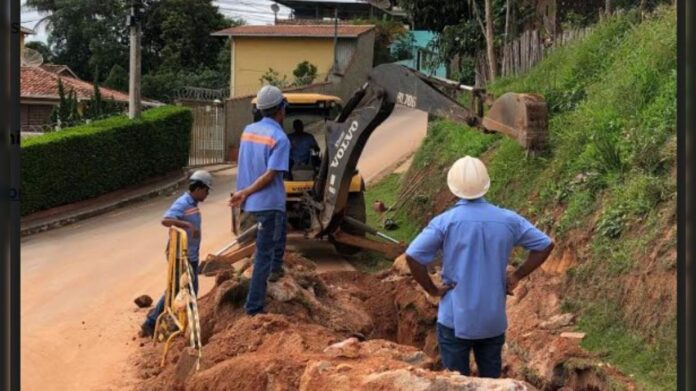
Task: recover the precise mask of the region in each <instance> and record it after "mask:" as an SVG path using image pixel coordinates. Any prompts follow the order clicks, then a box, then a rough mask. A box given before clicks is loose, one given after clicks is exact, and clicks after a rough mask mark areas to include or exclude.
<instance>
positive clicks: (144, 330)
mask: <svg viewBox="0 0 696 391" xmlns="http://www.w3.org/2000/svg"><path fill="white" fill-rule="evenodd" d="M153 335H155V328H154V327H152V326H150V324H149V323H147V322H145V323H143V324H142V325H140V331H139V332H138V336H139V337H140V338H152V336H153Z"/></svg>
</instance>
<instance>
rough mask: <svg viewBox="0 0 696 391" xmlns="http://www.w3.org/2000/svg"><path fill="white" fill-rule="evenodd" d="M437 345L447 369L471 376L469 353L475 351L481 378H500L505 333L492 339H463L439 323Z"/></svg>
mask: <svg viewBox="0 0 696 391" xmlns="http://www.w3.org/2000/svg"><path fill="white" fill-rule="evenodd" d="M437 344H438V348H439V350H440V358H442V364H443V365H444V366H445V368H447V369H449V370H451V371H459V373H461V374H462V375H464V376H469V374H470V372H469V352H471V349H474V357H475V358H476V366H477V367H478V372H479V377H492V378H498V377H500V372H501V369H502V363H503V360H502V358H501V354H502V351H503V344H505V333H503V334H501V335H499V336H497V337H492V338H485V339H463V338H458V337H457V336H455V335H454V330H453V329H451V328H449V327H446V326H443V325H441V324H440V323H438V324H437Z"/></svg>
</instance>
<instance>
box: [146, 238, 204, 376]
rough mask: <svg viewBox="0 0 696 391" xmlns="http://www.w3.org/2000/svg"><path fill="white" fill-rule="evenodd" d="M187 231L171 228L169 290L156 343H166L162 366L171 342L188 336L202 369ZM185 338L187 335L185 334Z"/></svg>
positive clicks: (155, 337)
mask: <svg viewBox="0 0 696 391" xmlns="http://www.w3.org/2000/svg"><path fill="white" fill-rule="evenodd" d="M187 249H188V245H187V237H186V231H184V230H182V229H180V228H177V227H170V228H169V243H168V246H167V263H168V267H167V289H166V291H165V293H164V311H162V313H161V314H160V315H159V316H158V317H157V322H156V323H155V333H154V341H155V342H163V341H164V342H165V343H164V352H163V354H162V362H161V365H162V366H164V363H165V362H166V358H167V353H168V352H169V346H170V344H171V341H172V340H173V339H174V338H175V337H176V336H177V335H180V334H182V333H187V334H188V336H189V342H190V346H191V347H192V348H194V349H195V350H196V352H197V357H196V360H195V362H194V363H192V364H195V366H196V370H198V369H199V367H200V357H201V345H202V344H201V335H200V319H199V316H198V303H197V301H196V294H195V291H194V289H193V278H194V275H193V270H192V269H191V264H190V263H189V261H188V256H187ZM184 335H185V334H184Z"/></svg>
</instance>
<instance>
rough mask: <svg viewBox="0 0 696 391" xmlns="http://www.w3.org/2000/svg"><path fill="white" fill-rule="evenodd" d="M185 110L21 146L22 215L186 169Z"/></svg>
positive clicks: (113, 121) (168, 109) (169, 109)
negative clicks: (182, 168)
mask: <svg viewBox="0 0 696 391" xmlns="http://www.w3.org/2000/svg"><path fill="white" fill-rule="evenodd" d="M192 121H193V118H192V115H191V112H190V110H188V109H185V108H181V107H175V106H165V107H161V108H155V109H151V110H147V111H145V112H144V113H143V115H142V119H140V120H136V121H132V120H129V119H128V118H126V117H125V116H117V117H111V118H107V119H105V120H101V121H95V122H92V123H91V124H87V125H81V126H78V127H74V128H69V129H65V130H62V131H57V132H51V133H47V134H45V135H43V136H38V137H33V138H29V139H27V140H24V141H23V142H22V168H21V171H22V173H21V174H22V215H26V214H29V213H32V212H36V211H39V210H43V209H48V208H51V207H55V206H59V205H63V204H67V203H71V202H76V201H81V200H84V199H88V198H91V197H95V196H98V195H101V194H104V193H107V192H110V191H114V190H118V189H120V188H123V187H125V186H129V185H132V184H136V183H139V182H141V181H143V180H145V179H147V178H151V177H154V176H158V175H163V174H166V173H169V172H172V171H175V170H178V169H180V168H181V167H184V166H186V164H187V163H188V153H189V140H190V131H191V124H192Z"/></svg>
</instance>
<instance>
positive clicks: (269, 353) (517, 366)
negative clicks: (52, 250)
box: [135, 254, 632, 391]
mask: <svg viewBox="0 0 696 391" xmlns="http://www.w3.org/2000/svg"><path fill="white" fill-rule="evenodd" d="M554 262H558V261H554ZM286 265H287V267H288V270H289V272H288V273H287V274H286V276H285V277H283V278H282V279H281V280H280V281H279V282H277V283H274V284H269V291H268V292H269V293H268V300H267V304H266V310H267V311H268V312H269V313H268V314H263V315H258V316H255V317H249V316H247V315H246V314H244V311H243V308H242V306H243V302H244V298H245V296H246V289H247V284H248V283H247V282H246V281H245V280H244V279H243V278H240V277H233V276H231V275H229V274H228V275H227V276H224V277H220V278H218V279H217V285H216V287H215V288H213V291H212V292H211V293H210V294H208V295H206V296H205V297H203V298H201V299H200V300H199V309H200V315H201V326H202V337H203V341H204V346H203V351H202V359H201V362H200V370H199V371H198V372H197V373H195V374H193V375H191V376H188V377H185V378H181V377H177V376H176V366H177V362H178V361H179V358H180V356H181V352H182V351H183V350H184V348H185V347H186V341H185V340H184V339H183V338H178V339H177V340H176V342H175V343H174V344H173V346H172V348H171V352H170V354H169V357H168V359H167V362H166V364H165V366H164V367H163V368H160V366H159V361H160V359H161V353H162V348H163V345H162V344H157V345H153V344H152V343H147V344H145V346H143V347H142V351H141V354H140V356H139V357H138V358H137V361H136V363H135V366H136V368H137V372H138V375H139V377H140V379H141V380H142V381H141V383H140V384H139V385H138V386H137V389H139V390H228V389H229V390H232V389H234V390H302V391H304V390H317V389H332V390H342V389H346V390H351V391H352V390H355V389H369V390H392V389H404V390H411V389H422V390H426V389H443V390H459V389H462V390H463V389H480V388H482V387H484V388H486V389H520V390H525V389H534V387H533V386H535V387H538V388H539V389H544V390H557V389H561V388H563V387H565V389H566V390H568V389H573V390H605V389H608V388H609V382H608V379H612V380H613V381H614V382H618V383H619V384H623V385H624V386H625V387H626V388H628V389H632V385H631V383H630V382H629V381H627V380H626V379H625V377H623V376H621V375H620V374H619V373H618V371H616V370H614V369H613V368H611V367H609V366H606V365H605V364H602V363H601V362H600V361H599V360H598V359H596V358H594V357H592V356H591V355H590V354H588V353H587V352H585V351H584V350H583V349H582V348H580V346H579V343H578V340H577V339H572V338H564V337H561V336H560V334H561V333H562V332H564V331H573V325H572V321H567V319H566V321H565V322H561V325H560V326H559V325H551V327H549V326H548V325H545V326H544V327H541V325H542V323H549V322H548V320H549V319H555V318H554V316H555V315H559V314H560V300H559V294H558V292H559V289H560V286H561V277H560V276H559V275H552V274H548V275H547V274H545V272H543V271H538V272H537V273H535V274H534V275H533V276H532V277H531V278H530V279H528V280H526V281H525V282H524V283H523V284H521V286H520V287H519V288H518V290H517V292H516V295H515V296H514V297H513V298H512V299H511V300H509V305H508V314H509V322H510V329H509V331H508V334H507V344H506V346H505V348H504V352H503V354H504V375H505V376H507V377H509V378H515V379H520V380H522V382H517V381H513V380H510V379H507V380H499V381H497V382H493V383H490V382H488V383H486V382H485V381H484V380H481V379H478V378H469V377H464V376H460V375H458V374H456V373H452V372H447V371H444V372H442V371H439V369H440V365H439V364H438V362H439V360H438V355H437V343H436V339H435V333H434V331H435V327H434V325H435V320H436V316H437V307H436V305H435V304H433V303H431V300H432V299H431V300H429V299H428V297H427V296H426V295H425V293H424V292H423V291H422V290H421V289H419V288H418V287H417V285H416V283H415V282H414V281H413V279H412V278H411V277H410V276H408V275H403V274H404V273H403V271H402V272H398V271H397V270H394V271H391V272H386V273H382V274H381V275H378V276H372V275H366V274H362V273H359V272H331V273H325V274H316V273H315V272H314V271H313V269H314V268H313V267H312V265H313V264H312V263H311V261H309V260H306V259H303V258H302V257H300V256H298V255H296V254H288V256H287V259H286ZM361 341H362V342H361ZM474 371H475V368H474ZM617 379H618V380H617ZM525 382H526V383H525ZM530 384H533V386H532V385H530Z"/></svg>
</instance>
